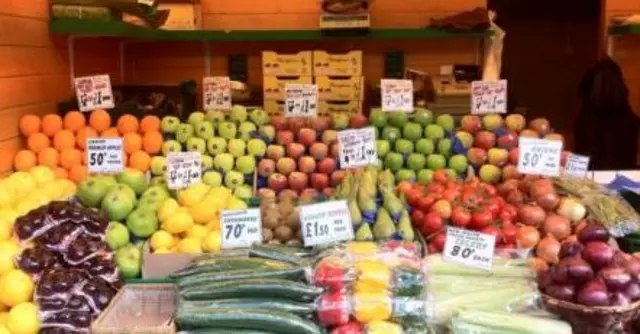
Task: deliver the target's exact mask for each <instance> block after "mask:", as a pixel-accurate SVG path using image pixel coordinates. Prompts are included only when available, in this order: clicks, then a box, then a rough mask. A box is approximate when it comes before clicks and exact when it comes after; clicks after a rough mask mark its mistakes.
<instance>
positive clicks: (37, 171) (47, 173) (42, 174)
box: [29, 166, 56, 185]
mask: <svg viewBox="0 0 640 334" xmlns="http://www.w3.org/2000/svg"><path fill="white" fill-rule="evenodd" d="M29 174H31V176H32V177H33V179H34V180H35V181H36V183H37V184H38V185H43V184H45V183H48V182H51V181H53V180H55V179H56V175H55V174H54V173H53V171H52V170H51V168H49V167H46V166H35V167H32V168H31V169H29Z"/></svg>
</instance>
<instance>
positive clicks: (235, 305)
mask: <svg viewBox="0 0 640 334" xmlns="http://www.w3.org/2000/svg"><path fill="white" fill-rule="evenodd" d="M178 307H181V308H185V309H192V308H200V309H220V308H222V309H239V308H240V309H266V310H278V311H285V312H290V313H293V314H296V315H300V316H307V315H309V314H313V312H315V310H316V307H315V305H314V304H313V303H301V302H296V301H293V300H289V299H282V298H233V299H217V300H198V301H188V300H185V301H181V302H179V304H178Z"/></svg>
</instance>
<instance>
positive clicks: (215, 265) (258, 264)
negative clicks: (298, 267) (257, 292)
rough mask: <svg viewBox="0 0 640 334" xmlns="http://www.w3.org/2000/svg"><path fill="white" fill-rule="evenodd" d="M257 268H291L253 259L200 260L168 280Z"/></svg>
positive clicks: (281, 264) (273, 262)
mask: <svg viewBox="0 0 640 334" xmlns="http://www.w3.org/2000/svg"><path fill="white" fill-rule="evenodd" d="M257 268H274V269H287V268H293V265H292V264H289V263H286V262H281V261H273V260H265V259H253V258H226V259H224V258H222V259H209V260H202V261H201V262H197V263H194V264H192V265H190V266H188V267H186V268H183V269H181V270H179V271H177V272H175V273H173V274H171V275H169V277H170V278H181V277H185V276H191V275H196V274H202V273H208V272H217V271H226V272H229V271H236V270H243V269H257Z"/></svg>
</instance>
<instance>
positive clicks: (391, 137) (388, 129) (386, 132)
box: [382, 126, 402, 144]
mask: <svg viewBox="0 0 640 334" xmlns="http://www.w3.org/2000/svg"><path fill="white" fill-rule="evenodd" d="M401 137H402V134H401V133H400V129H398V128H394V127H392V126H385V127H384V128H383V129H382V139H384V140H387V141H389V143H391V144H393V143H395V142H396V140H398V138H401Z"/></svg>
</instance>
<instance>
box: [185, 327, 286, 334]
mask: <svg viewBox="0 0 640 334" xmlns="http://www.w3.org/2000/svg"><path fill="white" fill-rule="evenodd" d="M229 333H233V334H278V333H277V332H272V331H264V330H255V329H238V328H200V329H191V330H186V331H179V332H178V334H229Z"/></svg>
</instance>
